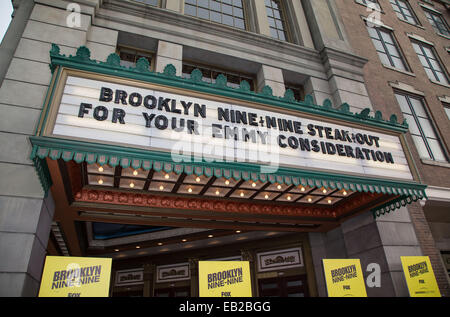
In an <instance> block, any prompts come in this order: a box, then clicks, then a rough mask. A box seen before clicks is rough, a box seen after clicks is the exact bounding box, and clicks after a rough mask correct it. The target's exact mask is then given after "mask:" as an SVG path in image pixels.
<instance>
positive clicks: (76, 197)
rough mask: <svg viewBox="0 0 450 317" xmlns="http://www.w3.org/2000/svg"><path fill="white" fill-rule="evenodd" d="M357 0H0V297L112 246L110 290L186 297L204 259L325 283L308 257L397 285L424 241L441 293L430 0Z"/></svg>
mask: <svg viewBox="0 0 450 317" xmlns="http://www.w3.org/2000/svg"><path fill="white" fill-rule="evenodd" d="M344 2H345V3H344ZM372 2H374V1H343V0H336V1H329V0H315V1H306V0H305V1H300V0H285V1H270V0H266V1H262V0H247V1H241V0H222V1H212V0H210V1H207V0H154V1H153V0H129V1H127V0H83V1H71V2H69V1H60V0H58V1H56V0H20V1H19V0H15V1H13V5H14V9H15V10H14V17H13V20H12V22H11V25H10V27H9V29H8V32H7V33H6V35H5V37H4V40H3V42H2V44H1V47H0V54H1V61H2V62H1V65H0V81H1V86H0V106H1V107H2V109H3V112H2V113H3V115H2V117H1V119H0V120H1V121H0V127H1V131H0V137H1V142H0V144H1V148H2V151H1V154H0V169H1V172H2V176H3V177H2V178H1V179H0V193H1V194H0V258H1V259H2V260H1V261H0V295H1V296H36V295H37V293H38V290H39V282H40V278H41V274H42V268H43V264H44V259H45V256H46V255H63V256H94V257H95V256H100V257H111V258H113V279H112V284H111V291H110V294H111V296H198V278H197V276H198V268H197V265H198V261H199V260H212V259H227V260H229V259H235V260H246V261H250V265H251V272H252V291H253V295H254V296H289V295H291V296H326V295H327V292H326V286H325V279H324V273H323V267H322V259H326V258H358V259H360V260H361V265H362V268H363V272H364V275H365V277H368V276H369V274H370V273H371V271H370V270H367V268H370V267H372V266H371V264H373V263H375V264H377V265H378V266H379V268H380V274H381V275H380V276H381V281H380V283H379V285H378V286H375V287H368V288H367V292H368V295H369V296H408V289H407V287H406V282H405V280H404V277H403V271H402V267H401V262H400V256H409V255H427V256H429V257H430V260H431V263H432V266H433V270H434V272H435V275H436V278H437V281H438V285H439V288H440V291H441V294H442V295H444V296H448V295H449V280H448V273H447V269H448V263H447V262H448V261H449V260H448V255H447V254H448V252H449V251H450V246H449V244H448V243H449V240H448V239H449V236H448V235H449V233H450V228H449V223H450V219H449V217H448V211H449V204H450V194H449V190H450V184H449V180H448V179H449V177H448V176H449V175H450V173H449V169H448V168H449V163H448V157H449V156H448V142H449V137H450V133H449V129H450V124H449V121H448V111H449V110H448V105H449V102H450V90H449V82H448V80H449V79H448V78H449V77H448V73H447V69H446V66H447V65H449V57H448V47H449V45H450V44H449V33H448V30H449V29H448V24H447V22H446V21H448V9H447V7H448V6H447V4H446V2H445V1H424V2H423V3H422V2H420V3H419V1H387V0H384V1H378V3H377V4H375V5H374V6H375V10H374V9H371V10H369V11H368V10H367V6H371V8H374V7H373V5H371V4H370V3H372ZM373 16H375V17H377V19H373V18H372V17H373ZM374 21H375V22H374ZM380 21H381V22H380ZM383 49H384V51H383ZM425 63H426V64H425ZM431 76H433V77H431ZM405 119H406V120H405ZM414 123H415V124H414ZM256 127H258V129H257V128H256ZM169 130H172V131H169ZM169 132H170V133H169ZM275 132H276V133H275ZM306 135H308V136H306ZM271 137H273V138H274V139H273V140H272V139H270V138H271ZM269 139H270V140H269ZM180 140H181V142H180ZM331 140H333V141H331ZM271 141H273V142H271ZM189 142H191V143H189ZM314 142H315V143H314ZM185 144H191V145H192V147H190V148H189V149H188V150H187V153H188V156H189V157H198V156H199V157H200V159H199V160H177V159H176V158H177V156H176V155H175V156H174V153H175V152H176V151H175V149H178V150H179V149H180V148H179V147H181V148H183V146H184V145H185ZM256 144H258V145H259V146H261V145H264V146H265V147H264V150H265V151H263V150H262V149H261V147H257V146H256ZM195 145H199V146H200V150H199V149H198V148H196V147H195ZM208 146H210V147H212V150H211V148H209V147H208ZM252 146H253V147H252ZM267 147H268V149H267ZM206 148H207V149H208V151H209V152H208V151H206V150H205V149H206ZM224 149H228V150H229V151H230V152H227V151H225V152H226V153H224V152H221V151H224ZM215 151H218V152H215ZM260 152H261V153H263V154H262V155H261V153H260ZM255 153H257V154H255ZM272 154H276V155H274V156H273V157H272ZM254 155H256V156H254ZM218 158H220V159H221V160H219V159H218ZM228 158H231V160H229V161H228V160H227V159H228ZM272 159H273V160H272ZM274 162H275V163H276V164H275V167H276V168H275V170H274V169H272V170H271V169H269V170H267V169H265V168H267V167H274V165H273V164H268V163H274ZM446 261H447V262H446Z"/></svg>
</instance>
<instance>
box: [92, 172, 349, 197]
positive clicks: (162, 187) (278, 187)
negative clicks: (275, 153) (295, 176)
mask: <svg viewBox="0 0 450 317" xmlns="http://www.w3.org/2000/svg"><path fill="white" fill-rule="evenodd" d="M98 171H99V172H103V171H104V169H103V167H102V166H100V167H99V168H98ZM138 174H139V173H138V171H137V170H134V171H133V175H134V176H137V175H138ZM164 178H165V179H169V178H170V175H169V174H168V173H166V174H165V175H164ZM195 181H196V182H197V183H199V182H200V181H201V179H200V177H198V176H197V178H196V179H195ZM98 184H99V185H102V184H103V180H102V179H101V178H100V179H99V180H98ZM229 184H230V181H229V180H228V179H227V180H225V185H229ZM129 186H130V188H134V186H135V185H134V183H133V182H131V183H130V185H129ZM251 186H252V187H253V188H255V187H256V186H257V184H256V183H255V182H253V183H252V185H251ZM281 188H282V186H281V185H280V184H278V185H277V189H278V190H281ZM159 190H161V191H162V190H164V186H163V185H160V186H159ZM305 190H306V189H305V187H303V186H302V187H301V188H300V191H302V192H304V191H305ZM188 192H189V193H192V188H191V187H189V188H188ZM322 193H324V194H326V193H327V190H326V188H323V189H322ZM215 194H216V195H217V196H218V195H220V191H219V190H218V189H217V190H216V191H215ZM347 194H348V193H347V191H346V190H344V191H343V192H342V195H344V196H347ZM239 196H241V197H244V196H245V193H244V192H242V191H241V193H240V194H239ZM264 198H265V199H269V195H268V194H265V195H264ZM286 199H287V200H289V201H290V200H292V197H291V196H290V195H288V196H287V197H286ZM308 202H312V198H311V197H309V198H308ZM327 202H328V203H329V204H331V202H332V200H331V199H328V200H327Z"/></svg>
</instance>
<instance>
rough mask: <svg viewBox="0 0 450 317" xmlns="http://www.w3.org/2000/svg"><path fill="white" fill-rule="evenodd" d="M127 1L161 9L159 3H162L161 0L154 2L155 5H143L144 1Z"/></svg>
mask: <svg viewBox="0 0 450 317" xmlns="http://www.w3.org/2000/svg"><path fill="white" fill-rule="evenodd" d="M128 1H130V2H135V3H140V4H142V5H148V6H151V7H154V8H161V1H162V0H156V3H157V4H155V5H153V4H150V3H145V2H144V1H145V0H128Z"/></svg>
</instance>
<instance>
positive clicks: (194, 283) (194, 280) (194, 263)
mask: <svg viewBox="0 0 450 317" xmlns="http://www.w3.org/2000/svg"><path fill="white" fill-rule="evenodd" d="M189 268H190V270H191V297H198V296H199V289H198V259H196V258H191V259H189Z"/></svg>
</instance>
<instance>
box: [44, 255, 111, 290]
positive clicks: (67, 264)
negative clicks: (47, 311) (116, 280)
mask: <svg viewBox="0 0 450 317" xmlns="http://www.w3.org/2000/svg"><path fill="white" fill-rule="evenodd" d="M111 262H112V259H107V258H79V257H68V256H47V257H46V259H45V265H44V272H43V273H42V279H41V287H40V289H39V297H108V295H109V282H110V277H111Z"/></svg>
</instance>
